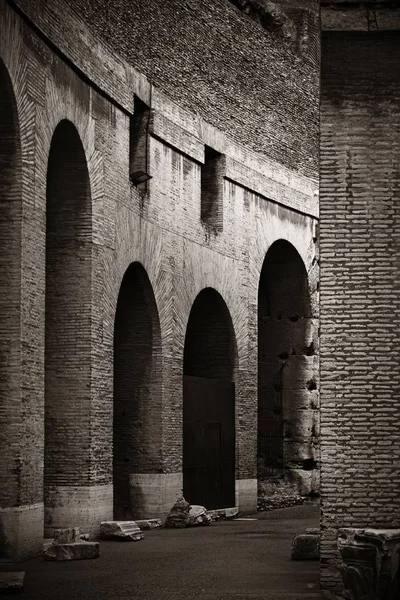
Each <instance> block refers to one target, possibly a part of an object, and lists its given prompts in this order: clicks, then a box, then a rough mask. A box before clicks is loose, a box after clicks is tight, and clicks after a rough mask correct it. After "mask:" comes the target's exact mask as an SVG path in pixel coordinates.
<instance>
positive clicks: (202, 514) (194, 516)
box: [187, 504, 211, 527]
mask: <svg viewBox="0 0 400 600" xmlns="http://www.w3.org/2000/svg"><path fill="white" fill-rule="evenodd" d="M210 523H211V517H210V515H209V514H208V513H207V510H206V509H205V508H204V506H198V505H197V504H193V505H191V506H189V521H188V524H187V526H188V527H195V526H196V525H209V524H210Z"/></svg>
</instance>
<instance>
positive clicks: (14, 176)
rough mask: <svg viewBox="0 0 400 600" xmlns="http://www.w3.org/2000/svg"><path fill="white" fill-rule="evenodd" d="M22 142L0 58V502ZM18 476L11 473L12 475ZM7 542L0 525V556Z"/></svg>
mask: <svg viewBox="0 0 400 600" xmlns="http://www.w3.org/2000/svg"><path fill="white" fill-rule="evenodd" d="M21 167H22V165H21V146H20V139H19V122H18V115H17V106H16V100H15V97H14V93H13V89H12V83H11V80H10V77H9V75H8V73H7V71H6V68H5V66H4V63H3V62H2V61H1V60H0V197H1V200H2V213H1V220H0V246H1V248H0V285H1V289H2V294H1V300H0V306H1V310H0V380H1V387H0V421H1V423H2V427H1V430H0V455H1V457H2V459H1V461H0V480H1V481H3V482H5V484H3V485H2V486H1V492H0V506H15V505H17V504H18V501H19V485H20V480H19V479H20V468H19V457H20V443H21V437H20V432H19V427H18V423H19V422H20V420H21V404H20V390H19V385H20V368H21V366H20V320H19V308H20V293H21V275H20V261H21V252H20V243H21V188H22V185H21V184H22V182H21ZM16 473H17V474H18V475H17V476H15V474H16ZM5 552H6V540H5V539H4V532H3V528H2V527H1V525H0V557H2V556H3V553H5Z"/></svg>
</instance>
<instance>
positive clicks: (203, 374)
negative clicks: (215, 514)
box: [183, 288, 238, 509]
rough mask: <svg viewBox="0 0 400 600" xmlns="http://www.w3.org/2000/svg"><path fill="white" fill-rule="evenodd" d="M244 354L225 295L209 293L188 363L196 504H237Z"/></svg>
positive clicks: (186, 438)
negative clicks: (238, 396) (238, 389)
mask: <svg viewBox="0 0 400 600" xmlns="http://www.w3.org/2000/svg"><path fill="white" fill-rule="evenodd" d="M237 365H238V351H237V344H236V338H235V333H234V329H233V324H232V319H231V316H230V313H229V310H228V307H227V305H226V304H225V301H224V300H223V298H222V296H221V295H220V294H219V293H218V292H216V291H215V290H214V289H213V288H205V289H203V290H202V291H201V292H200V293H199V294H198V296H197V297H196V299H195V301H194V303H193V306H192V309H191V311H190V316H189V321H188V325H187V330H186V337H185V346H184V360H183V376H184V377H183V492H184V495H185V497H186V499H187V500H188V501H189V502H190V503H191V504H202V505H205V506H206V507H207V508H210V509H211V508H226V507H229V506H234V502H235V387H234V382H235V380H236V378H237Z"/></svg>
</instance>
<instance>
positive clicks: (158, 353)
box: [113, 263, 162, 519]
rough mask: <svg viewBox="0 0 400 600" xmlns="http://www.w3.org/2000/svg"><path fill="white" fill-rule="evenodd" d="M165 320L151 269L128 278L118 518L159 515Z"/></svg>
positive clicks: (123, 292)
mask: <svg viewBox="0 0 400 600" xmlns="http://www.w3.org/2000/svg"><path fill="white" fill-rule="evenodd" d="M161 410H162V348H161V332H160V321H159V316H158V310H157V305H156V301H155V297H154V293H153V289H152V286H151V283H150V280H149V278H148V275H147V273H146V271H145V269H144V268H143V267H142V265H141V264H139V263H132V264H131V265H130V266H129V267H128V269H127V270H126V272H125V275H124V277H123V280H122V283H121V287H120V291H119V296H118V303H117V309H116V315H115V327H114V429H113V432H114V454H113V456H114V459H113V460H114V467H113V470H114V517H115V518H116V519H132V518H133V519H141V518H148V517H149V516H150V515H151V516H158V515H159V513H160V512H162V509H161V501H160V498H159V497H158V494H159V492H160V485H159V482H158V478H157V474H160V473H162V454H161V451H162V444H161V436H162V422H161V417H162V412H161Z"/></svg>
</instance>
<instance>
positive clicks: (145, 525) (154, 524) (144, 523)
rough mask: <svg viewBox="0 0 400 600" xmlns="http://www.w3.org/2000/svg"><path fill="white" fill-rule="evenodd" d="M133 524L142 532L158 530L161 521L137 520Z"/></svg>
mask: <svg viewBox="0 0 400 600" xmlns="http://www.w3.org/2000/svg"><path fill="white" fill-rule="evenodd" d="M135 523H136V525H137V526H138V527H139V529H141V530H142V531H144V530H146V529H158V528H159V527H161V525H162V523H161V519H139V521H135Z"/></svg>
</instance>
